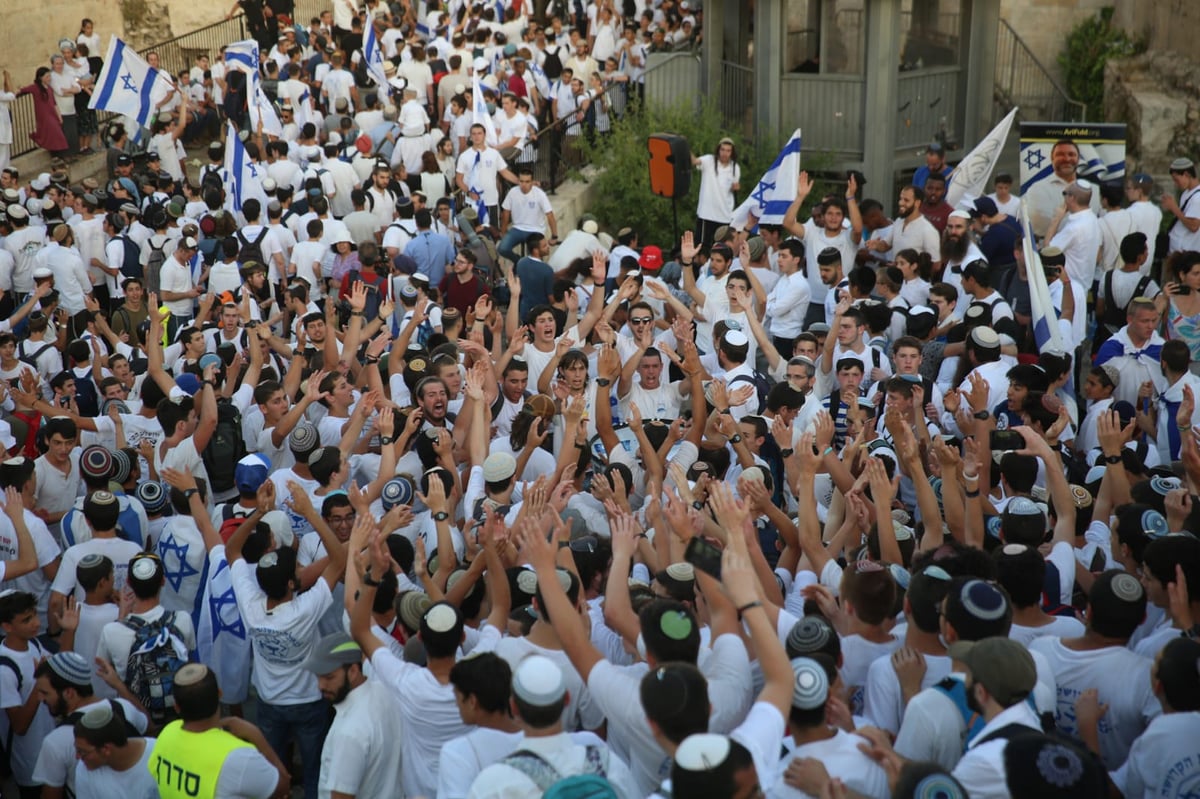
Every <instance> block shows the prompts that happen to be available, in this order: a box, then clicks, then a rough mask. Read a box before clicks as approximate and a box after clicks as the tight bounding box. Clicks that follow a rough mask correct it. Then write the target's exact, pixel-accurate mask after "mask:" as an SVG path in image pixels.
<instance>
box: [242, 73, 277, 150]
mask: <svg viewBox="0 0 1200 799" xmlns="http://www.w3.org/2000/svg"><path fill="white" fill-rule="evenodd" d="M246 91H247V96H248V97H249V102H248V103H247V105H246V112H247V113H248V115H249V117H250V130H252V131H257V130H258V121H259V119H261V120H262V128H263V133H268V134H270V135H272V136H274V137H275V138H277V139H280V138H283V123H282V122H280V121H279V114H277V113H275V106H274V105H273V104H272V103H271V99H270V98H269V97H267V93H266V92H264V91H263V88H262V84H261V83H260V82H259V80H258V73H257V72H251V73H250V74H249V75H247V76H246Z"/></svg>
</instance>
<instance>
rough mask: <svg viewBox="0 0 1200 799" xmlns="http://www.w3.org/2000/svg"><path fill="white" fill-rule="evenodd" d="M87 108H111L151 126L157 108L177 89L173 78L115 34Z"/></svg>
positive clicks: (113, 111) (144, 125) (141, 124)
mask: <svg viewBox="0 0 1200 799" xmlns="http://www.w3.org/2000/svg"><path fill="white" fill-rule="evenodd" d="M96 85H97V86H98V87H99V88H98V89H97V90H96V91H95V92H93V93H92V99H91V101H90V102H89V103H88V108H90V109H92V110H94V111H101V110H102V111H111V112H112V113H114V114H124V115H125V116H127V117H130V118H132V119H134V120H137V123H138V126H139V127H142V128H144V127H148V126H149V122H150V116H151V115H152V114H153V113H154V108H155V106H157V105H158V104H159V103H160V102H161V101H162V100H163V99H164V98H166V97H167V95H169V94H170V93H171V91H172V90H173V89H174V88H175V84H174V83H173V82H172V81H171V77H170V76H169V75H168V74H167V73H165V72H163V71H161V70H158V69H155V68H154V67H152V66H150V65H149V64H147V63H146V61H145V60H144V59H143V58H142V57H141V56H139V55H138V54H137V52H136V51H134V50H133V49H132V48H130V47H129V46H128V45H127V44H125V42H123V41H121V40H120V39H118V38H117V37H116V36H113V37H112V38H111V39H109V42H108V54H107V55H106V56H105V58H104V67H103V68H102V69H101V70H100V75H99V76H98V77H97V80H96Z"/></svg>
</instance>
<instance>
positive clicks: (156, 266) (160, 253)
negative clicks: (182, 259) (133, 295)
mask: <svg viewBox="0 0 1200 799" xmlns="http://www.w3.org/2000/svg"><path fill="white" fill-rule="evenodd" d="M155 238H159V235H158V234H157V233H155V234H154V235H153V236H151V237H150V238H149V240H147V242H146V246H147V247H149V248H150V254H149V255H147V256H146V291H153V292H156V293H157V292H158V289H159V285H160V279H161V277H162V268H163V264H165V263H166V262H167V253H166V247H167V242H168V241H169V239H168V238H167V237H166V236H162V237H161V238H162V243H161V244H160V245H159V246H157V247H155V246H154V239H155ZM132 332H133V331H130V333H132Z"/></svg>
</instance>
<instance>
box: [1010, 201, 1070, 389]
mask: <svg viewBox="0 0 1200 799" xmlns="http://www.w3.org/2000/svg"><path fill="white" fill-rule="evenodd" d="M1021 228H1022V230H1024V231H1025V239H1024V241H1023V242H1021V247H1022V250H1023V252H1024V254H1025V273H1026V274H1027V275H1028V276H1029V307H1030V315H1031V316H1032V324H1033V340H1034V342H1035V343H1036V344H1037V350H1038V352H1054V353H1059V354H1063V355H1070V356H1072V357H1074V353H1073V352H1068V351H1067V347H1066V345H1065V344H1064V343H1063V337H1062V332H1061V330H1060V328H1059V325H1060V324H1064V323H1063V322H1061V321H1060V320H1059V318H1058V312H1057V311H1056V310H1054V302H1053V301H1052V300H1051V299H1050V286H1049V285H1047V283H1046V272H1045V270H1044V269H1043V268H1042V258H1041V256H1040V255H1038V252H1037V250H1035V249H1034V247H1033V228H1032V227H1030V225H1029V209H1028V208H1027V207H1026V205H1025V201H1024V200H1021ZM1063 291H1070V289H1069V288H1067V287H1065V286H1064V287H1063ZM1083 312H1084V309H1082V308H1076V309H1075V313H1083ZM1073 374H1074V370H1073V369H1068V370H1067V385H1066V387H1065V388H1066V390H1067V391H1068V392H1070V393H1071V394H1072V395H1073V394H1074V391H1075V388H1074V379H1073V377H1072V375H1073Z"/></svg>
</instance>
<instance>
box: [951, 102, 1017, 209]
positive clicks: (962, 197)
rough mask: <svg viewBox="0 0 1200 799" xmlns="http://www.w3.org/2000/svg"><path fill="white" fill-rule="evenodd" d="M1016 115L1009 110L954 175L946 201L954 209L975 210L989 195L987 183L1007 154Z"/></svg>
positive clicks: (957, 168) (968, 155) (960, 164)
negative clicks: (982, 199) (1001, 158)
mask: <svg viewBox="0 0 1200 799" xmlns="http://www.w3.org/2000/svg"><path fill="white" fill-rule="evenodd" d="M1016 116H1017V109H1016V108H1014V109H1013V110H1011V111H1009V112H1008V116H1006V117H1004V119H1002V120H1000V123H999V124H998V125H996V127H994V128H992V131H991V133H989V134H988V135H987V136H984V137H983V140H982V141H980V142H979V144H977V145H975V149H973V150H971V152H970V153H968V154H967V157H966V158H964V159H963V160H962V161H961V162H960V163H959V164H958V166H956V167H955V168H954V171H953V172H952V173H950V181H949V182H948V183H947V184H946V202H947V203H949V204H950V205H951V206H952V207H954V208H961V209H963V210H968V211H969V210H972V209H973V208H974V203H975V200H977V199H979V198H980V197H982V196H984V194H986V193H987V183H988V181H989V180H990V179H991V177H992V170H994V169H995V168H996V163H997V162H998V161H999V160H1000V155H1001V153H1002V152H1003V151H1004V143H1005V142H1006V141H1007V140H1008V132H1009V130H1011V129H1012V123H1013V120H1014V119H1015V118H1016Z"/></svg>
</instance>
